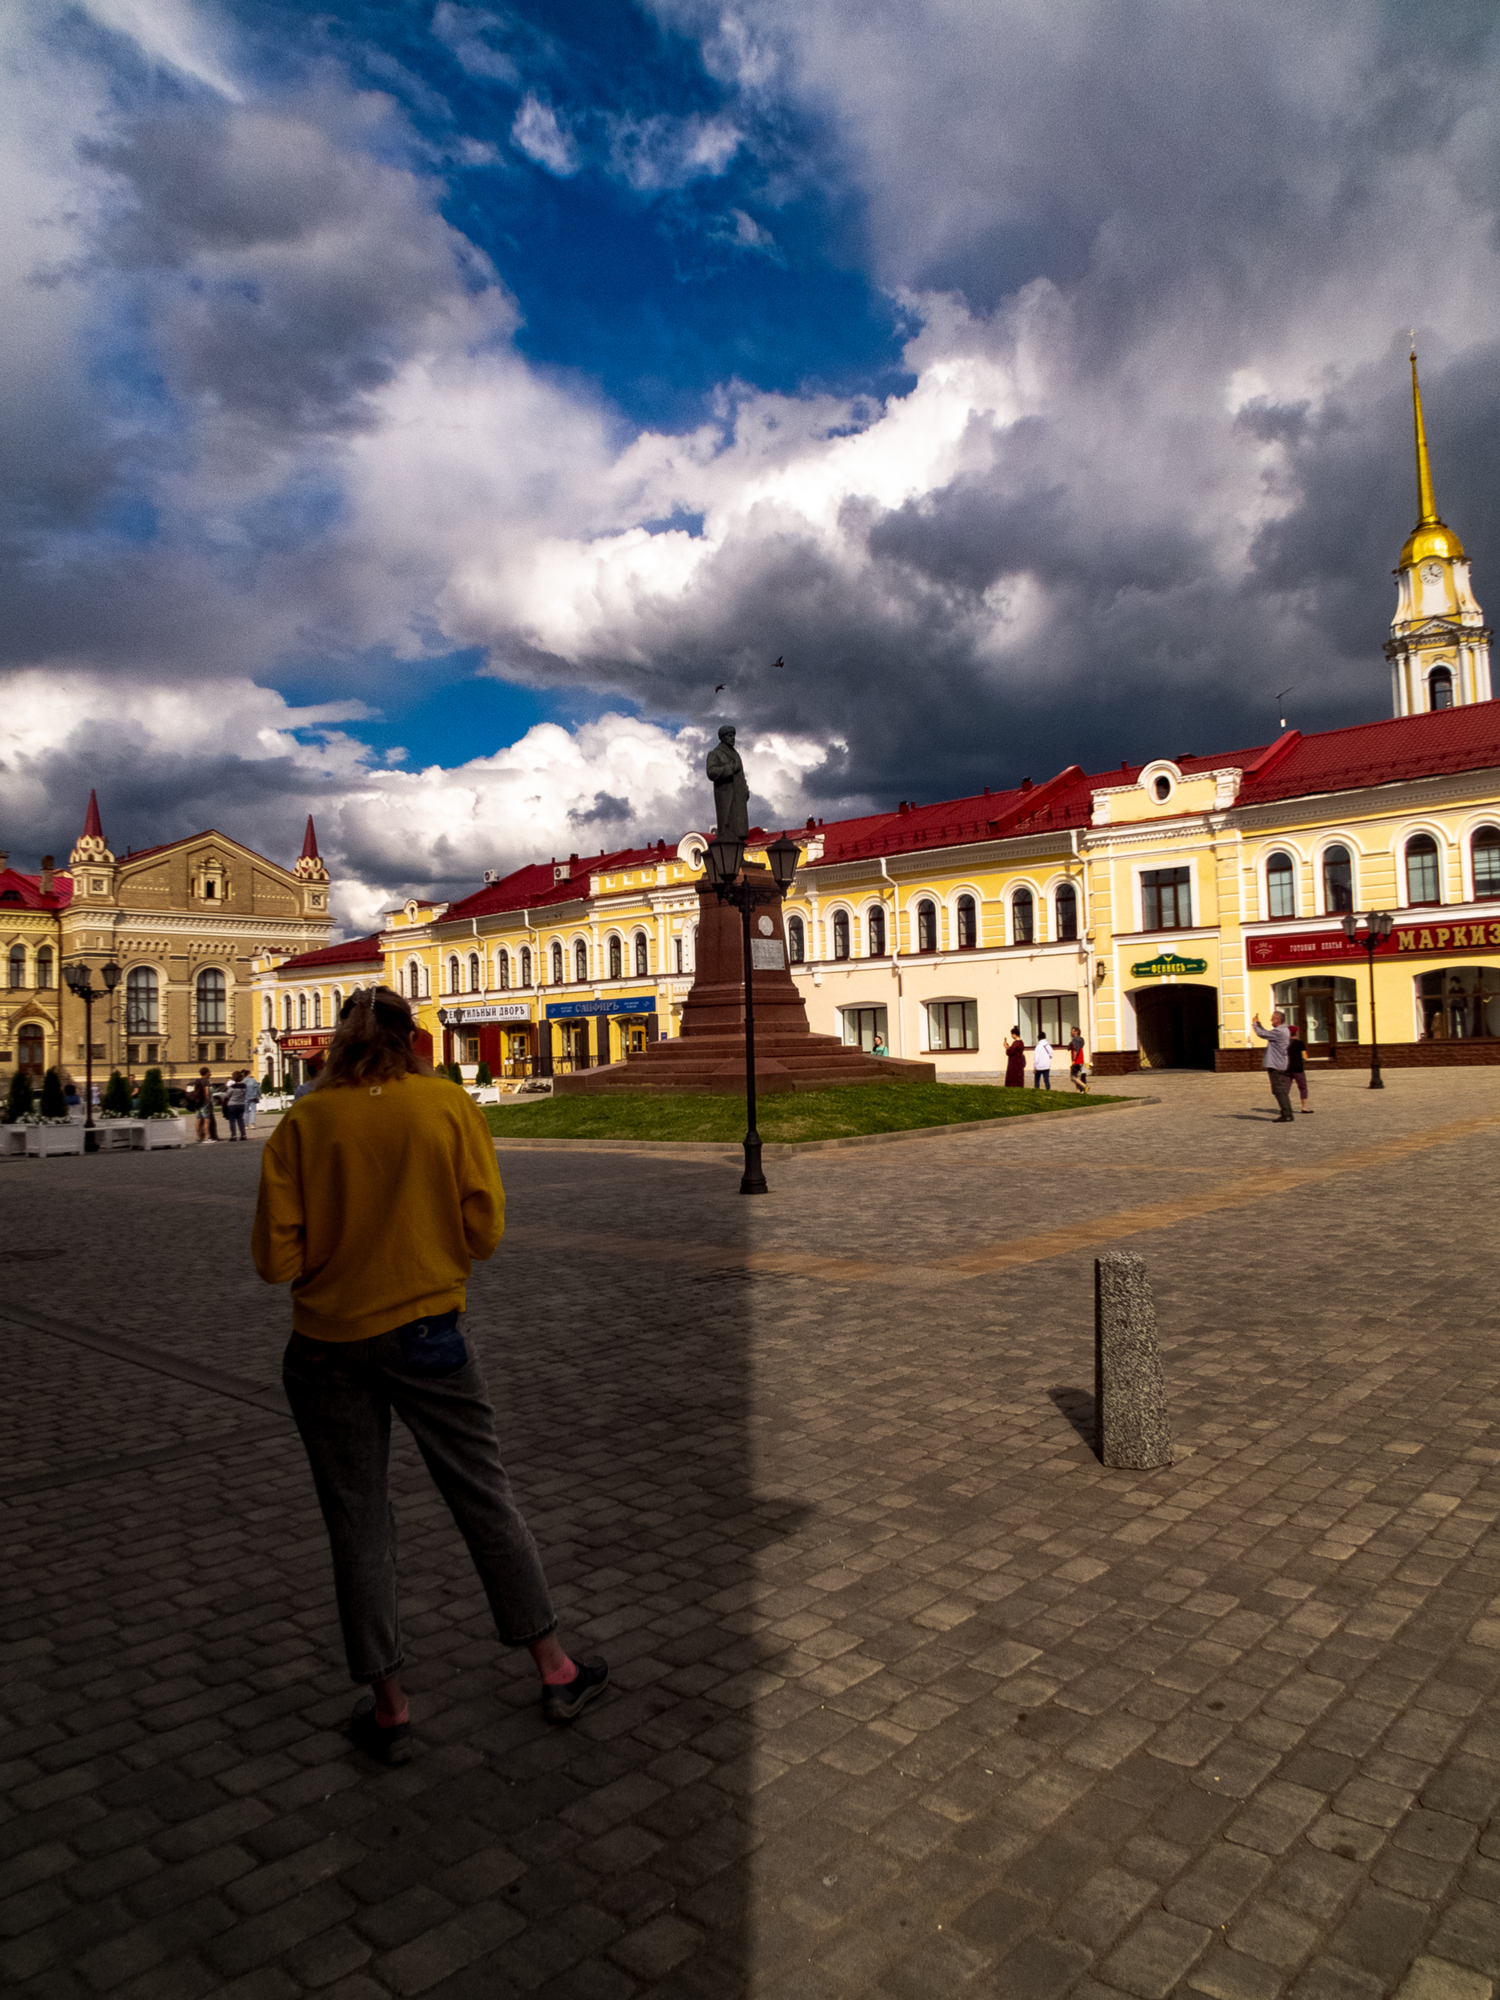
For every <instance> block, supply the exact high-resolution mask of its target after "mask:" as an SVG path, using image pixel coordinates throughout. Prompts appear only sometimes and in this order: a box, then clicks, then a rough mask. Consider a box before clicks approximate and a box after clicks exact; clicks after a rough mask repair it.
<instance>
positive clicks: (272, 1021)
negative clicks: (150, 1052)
mask: <svg viewBox="0 0 1500 2000" xmlns="http://www.w3.org/2000/svg"><path fill="white" fill-rule="evenodd" d="M127 1005H128V1003H127ZM126 1019H127V1020H128V1019H129V1015H128V1014H127V1016H126ZM275 1026H276V1008H275V1006H274V1004H273V1002H272V999H271V996H270V994H269V993H268V994H267V995H266V1027H267V1029H268V1030H269V1029H271V1028H274V1027H275ZM125 1032H126V1034H128V1035H133V1034H135V1033H137V1032H138V1031H137V1030H136V1029H134V1028H130V1027H127V1028H126V1030H125Z"/></svg>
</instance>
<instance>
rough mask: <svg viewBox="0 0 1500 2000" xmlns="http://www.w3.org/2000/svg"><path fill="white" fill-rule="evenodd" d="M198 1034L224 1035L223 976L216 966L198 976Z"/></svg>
mask: <svg viewBox="0 0 1500 2000" xmlns="http://www.w3.org/2000/svg"><path fill="white" fill-rule="evenodd" d="M198 1033H199V1034H200V1035H222V1034H223V1033H224V975H223V973H222V972H220V970H219V968H218V967H217V966H216V965H211V966H209V967H208V969H207V970H206V971H204V972H200V973H199V974H198Z"/></svg>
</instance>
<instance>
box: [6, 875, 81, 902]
mask: <svg viewBox="0 0 1500 2000" xmlns="http://www.w3.org/2000/svg"><path fill="white" fill-rule="evenodd" d="M41 883H42V878H41V877H40V875H23V874H22V873H21V871H20V870H19V869H18V868H0V903H8V904H10V906H11V908H12V909H15V908H17V907H19V908H21V909H23V910H45V911H48V912H51V913H55V912H56V911H58V910H65V909H66V908H67V907H68V904H69V903H70V902H71V901H72V899H73V884H72V882H71V881H70V880H69V879H68V877H67V876H66V875H55V876H54V877H53V878H52V887H51V889H50V890H49V891H48V892H47V893H46V894H45V895H43V893H42V886H41Z"/></svg>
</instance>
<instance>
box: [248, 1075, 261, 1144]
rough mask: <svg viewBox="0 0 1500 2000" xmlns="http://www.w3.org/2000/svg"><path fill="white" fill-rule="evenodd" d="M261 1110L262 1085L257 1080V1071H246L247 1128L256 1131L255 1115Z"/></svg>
mask: <svg viewBox="0 0 1500 2000" xmlns="http://www.w3.org/2000/svg"><path fill="white" fill-rule="evenodd" d="M259 1108H260V1085H259V1084H258V1083H257V1082H256V1080H255V1071H254V1070H253V1069H247V1070H246V1071H245V1128H246V1130H247V1131H250V1132H253V1131H254V1130H255V1114H256V1112H257V1111H258V1110H259Z"/></svg>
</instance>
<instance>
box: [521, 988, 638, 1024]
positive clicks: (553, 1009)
mask: <svg viewBox="0 0 1500 2000" xmlns="http://www.w3.org/2000/svg"><path fill="white" fill-rule="evenodd" d="M655 1012H656V996H655V994H647V993H643V994H641V995H640V996H639V997H638V998H637V999H633V1000H554V1001H553V1002H552V1004H551V1005H550V1006H549V1007H548V1009H547V1019H548V1020H549V1021H580V1020H597V1019H598V1018H599V1016H600V1015H601V1014H602V1015H604V1016H606V1017H609V1016H612V1015H615V1014H654V1013H655Z"/></svg>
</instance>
